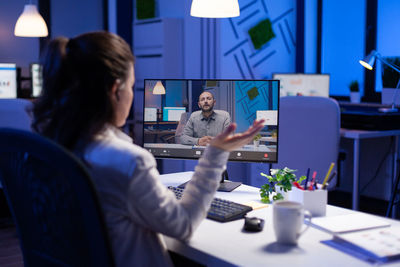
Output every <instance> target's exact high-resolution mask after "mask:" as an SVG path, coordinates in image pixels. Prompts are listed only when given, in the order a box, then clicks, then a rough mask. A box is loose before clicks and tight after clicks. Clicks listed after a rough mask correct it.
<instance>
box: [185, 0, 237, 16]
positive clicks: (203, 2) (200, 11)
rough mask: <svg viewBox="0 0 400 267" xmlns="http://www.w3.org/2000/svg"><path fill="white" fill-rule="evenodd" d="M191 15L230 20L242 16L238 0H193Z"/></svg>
mask: <svg viewBox="0 0 400 267" xmlns="http://www.w3.org/2000/svg"><path fill="white" fill-rule="evenodd" d="M190 15H191V16H193V17H201V18H230V17H238V16H239V15H240V9H239V3H238V0H193V2H192V7H191V9H190Z"/></svg>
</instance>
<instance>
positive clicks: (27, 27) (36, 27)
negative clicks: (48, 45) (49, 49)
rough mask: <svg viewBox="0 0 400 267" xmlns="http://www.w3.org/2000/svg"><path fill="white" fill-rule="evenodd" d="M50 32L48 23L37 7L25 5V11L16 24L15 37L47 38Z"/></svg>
mask: <svg viewBox="0 0 400 267" xmlns="http://www.w3.org/2000/svg"><path fill="white" fill-rule="evenodd" d="M48 34H49V33H48V30H47V26H46V22H45V21H44V19H43V18H42V16H41V15H40V14H39V12H38V10H37V8H36V6H35V5H31V4H29V5H25V7H24V11H23V12H22V14H21V16H19V18H18V20H17V23H16V24H15V29H14V35H15V36H21V37H45V36H47V35H48Z"/></svg>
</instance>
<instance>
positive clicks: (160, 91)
mask: <svg viewBox="0 0 400 267" xmlns="http://www.w3.org/2000/svg"><path fill="white" fill-rule="evenodd" d="M153 95H165V88H164V85H163V84H162V83H161V81H158V82H157V83H156V85H155V86H154V88H153Z"/></svg>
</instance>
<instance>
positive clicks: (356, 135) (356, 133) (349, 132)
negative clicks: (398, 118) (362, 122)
mask: <svg viewBox="0 0 400 267" xmlns="http://www.w3.org/2000/svg"><path fill="white" fill-rule="evenodd" d="M340 135H341V136H342V137H344V138H350V139H364V138H376V137H386V136H395V135H400V130H386V131H367V130H354V129H345V128H341V129H340Z"/></svg>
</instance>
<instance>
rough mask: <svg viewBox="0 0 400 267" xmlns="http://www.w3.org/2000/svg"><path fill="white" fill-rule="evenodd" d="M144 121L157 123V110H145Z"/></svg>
mask: <svg viewBox="0 0 400 267" xmlns="http://www.w3.org/2000/svg"><path fill="white" fill-rule="evenodd" d="M144 121H146V122H147V121H157V108H144Z"/></svg>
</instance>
